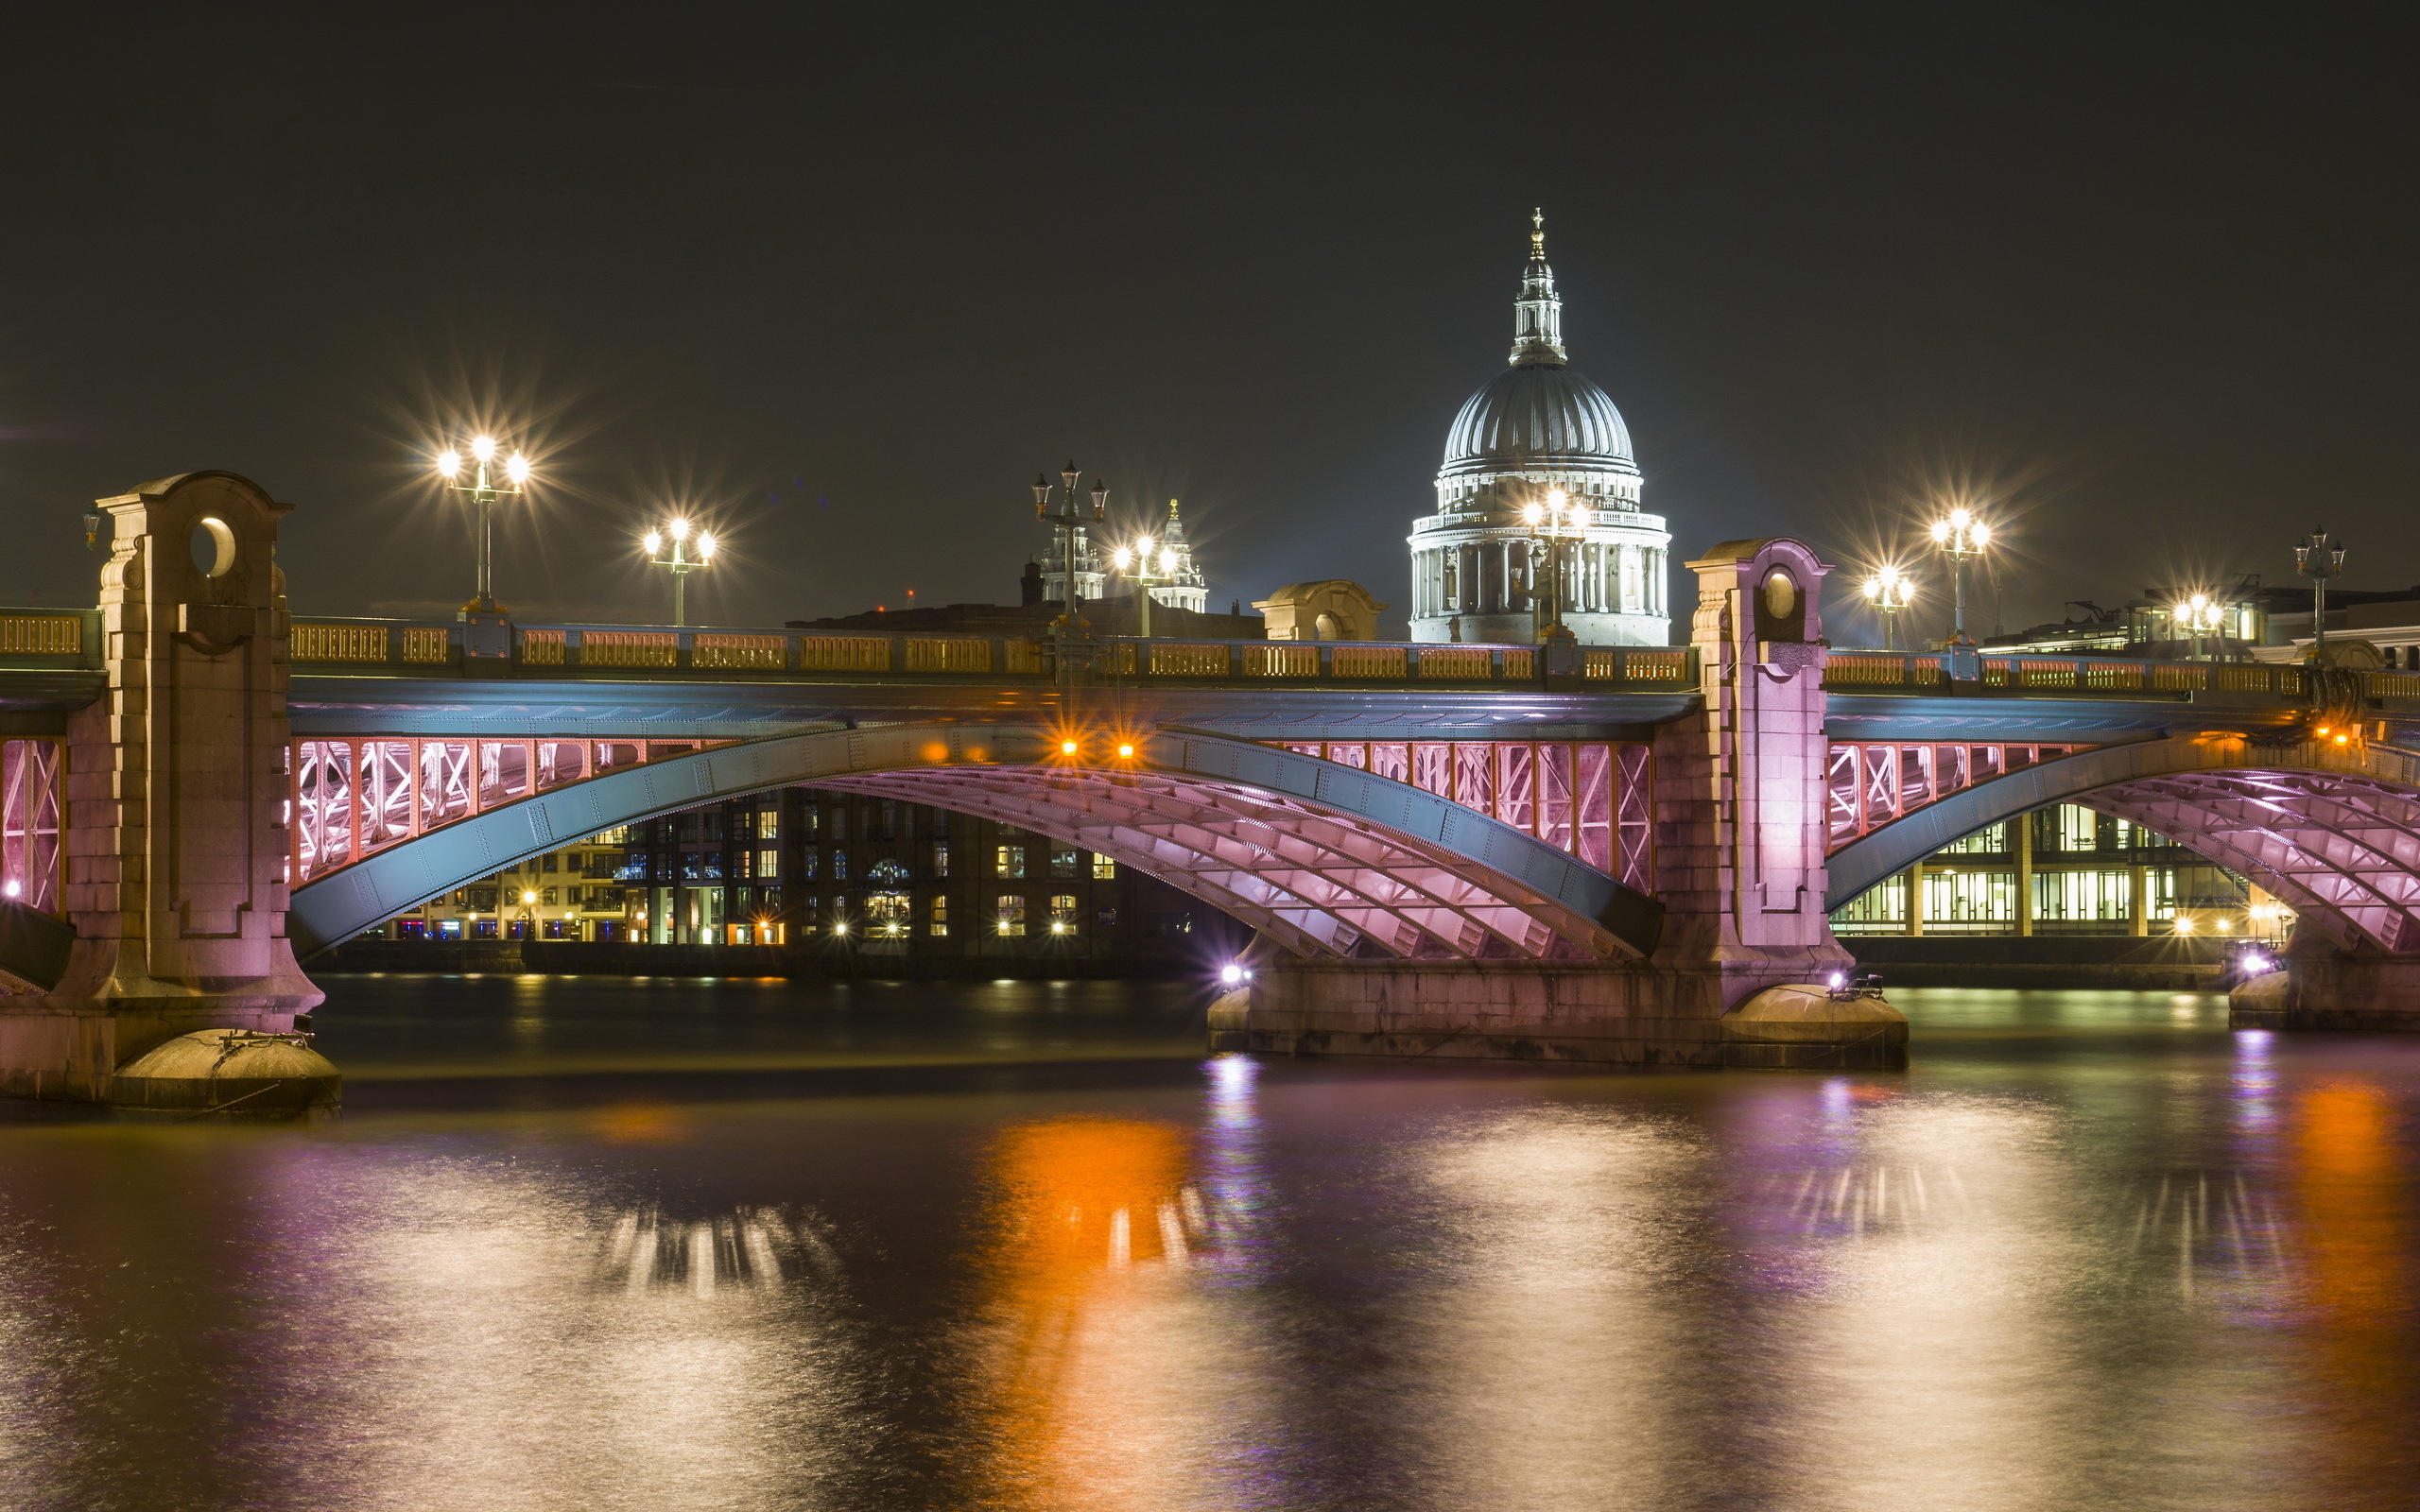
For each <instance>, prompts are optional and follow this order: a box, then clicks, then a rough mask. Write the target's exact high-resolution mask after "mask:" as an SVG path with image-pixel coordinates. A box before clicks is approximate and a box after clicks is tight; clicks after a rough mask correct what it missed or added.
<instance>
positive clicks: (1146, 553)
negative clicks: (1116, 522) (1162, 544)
mask: <svg viewBox="0 0 2420 1512" xmlns="http://www.w3.org/2000/svg"><path fill="white" fill-rule="evenodd" d="M1134 549H1135V551H1136V552H1138V553H1139V554H1140V555H1141V557H1142V559H1143V560H1145V561H1150V559H1151V538H1150V537H1149V536H1145V537H1144V538H1143V539H1142V540H1140V541H1136V542H1135V543H1134Z"/></svg>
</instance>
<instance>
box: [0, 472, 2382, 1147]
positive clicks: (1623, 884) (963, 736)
mask: <svg viewBox="0 0 2420 1512" xmlns="http://www.w3.org/2000/svg"><path fill="white" fill-rule="evenodd" d="M100 507H101V509H102V510H103V512H104V513H105V514H106V515H107V516H108V517H109V519H110V522H111V525H112V537H111V548H112V549H111V556H110V558H109V560H108V564H107V566H106V567H105V568H104V570H103V573H102V586H101V593H100V595H99V602H98V604H97V605H96V607H95V608H94V609H91V610H71V611H60V610H47V611H45V610H32V609H26V610H0V736H5V741H4V742H0V796H5V821H0V871H5V877H6V882H5V887H6V891H7V895H8V896H7V899H6V901H5V902H0V972H4V973H5V985H7V986H8V987H9V988H11V990H10V991H9V994H8V995H7V996H6V997H5V998H0V1091H9V1092H13V1093H17V1094H23V1095H36V1096H66V1097H83V1098H96V1099H107V1098H110V1097H112V1096H122V1095H124V1093H125V1088H124V1087H123V1086H121V1085H120V1084H121V1083H125V1082H127V1081H128V1080H129V1076H130V1073H128V1072H127V1068H129V1067H130V1066H131V1065H132V1064H133V1063H134V1062H135V1061H136V1060H138V1059H139V1058H140V1057H143V1056H144V1055H145V1054H146V1053H147V1051H149V1050H150V1049H151V1048H152V1047H154V1046H156V1045H159V1044H162V1043H163V1042H164V1041H166V1040H173V1039H175V1038H177V1037H178V1036H180V1035H182V1034H185V1033H188V1032H191V1031H194V1030H200V1029H251V1030H254V1031H257V1032H262V1033H277V1032H281V1031H284V1030H287V1029H290V1028H291V1027H292V1025H293V1023H294V1022H295V1019H296V1016H297V1015H299V1014H302V1013H305V1012H307V1011H308V1009H309V1008H310V1007H311V1006H312V1005H314V1004H316V1003H317V1002H318V1001H319V999H320V994H319V992H318V989H317V988H315V987H313V986H312V984H311V983H310V980H309V978H308V976H307V974H306V973H305V971H304V970H303V965H302V963H303V962H305V961H307V959H308V958H309V957H310V956H312V955H313V954H316V953H318V952H319V951H320V950H322V949H325V948H326V947H328V946H330V945H332V944H335V943H337V942H339V941H341V940H343V939H345V938H347V937H350V936H353V935H354V934H357V933H358V932H359V931H361V930H363V929H364V928H367V927H369V926H372V925H373V924H375V923H377V922H378V921H380V920H381V919H386V918H389V917H390V916H392V915H393V914H394V913H396V912H398V911H400V910H403V909H406V908H409V907H412V906H415V905H417V904H418V903H420V902H423V901H425V900H427V899H430V898H433V897H436V896H438V895H439V894H441V893H444V892H447V891H450V890H452V889H453V888H455V887H457V886H459V885H463V884H464V883H466V882H469V881H472V880H475V879H476V878H480V877H484V876H488V875H492V874H493V873H494V872H496V871H497V870H499V869H502V868H506V867H509V866H510V865H512V864H514V863H515V862H517V861H519V860H521V859H523V858H525V857H527V856H529V855H533V854H537V853H539V852H542V851H547V850H550V849H554V848H557V847H559V846H561V845H562V843H564V841H566V840H567V839H570V838H574V837H578V836H580V835H585V834H589V833H596V832H598V831H601V830H606V829H611V828H614V827H615V826H618V825H622V824H627V823H631V822H635V821H638V820H642V819H645V818H648V817H651V816H657V815H661V814H666V813H670V812H673V811H676V810H679V809H683V808H687V807H690V806H693V805H696V804H698V803H700V802H704V801H707V800H710V799H717V798H722V797H733V796H738V795H742V794H746V793H750V792H755V791H760V790H763V789H765V788H768V787H772V786H777V785H783V784H788V783H796V782H812V783H816V784H820V785H824V786H831V787H840V788H849V789H854V790H858V791H865V792H873V793H881V794H885V795H889V796H894V797H899V798H903V799H912V800H914V801H917V802H923V803H930V804H935V805H938V806H941V807H945V808H950V809H954V810H958V811H959V812H964V813H969V814H975V815H978V816H991V817H995V818H1000V819H1004V820H1010V821H1012V822H1014V823H1016V824H1018V825H1019V826H1021V827H1025V828H1029V829H1031V830H1034V831H1036V832H1038V833H1043V834H1046V835H1048V836H1050V837H1052V838H1054V839H1058V840H1061V841H1063V842H1065V843H1068V844H1071V845H1077V846H1080V847H1084V848H1087V849H1091V850H1094V851H1098V852H1100V853H1102V854H1105V855H1109V856H1112V857H1115V859H1117V860H1118V861H1120V862H1122V863H1124V864H1126V865H1128V866H1132V867H1134V868H1138V869H1141V870H1143V871H1145V872H1147V873H1149V874H1150V875H1153V876H1156V877H1159V878H1161V879H1163V880H1165V881H1167V882H1168V883H1170V884H1171V885H1175V886H1178V887H1180V888H1183V889H1184V890H1186V891H1188V892H1189V893H1191V894H1193V895H1194V896H1196V897H1198V898H1201V899H1202V900H1204V901H1205V902H1209V903H1211V904H1213V905H1215V906H1217V907H1219V908H1221V909H1224V910H1226V911H1227V912H1229V913H1231V914H1233V915H1235V916H1236V918H1238V919H1242V920H1244V921H1245V922H1247V923H1249V924H1251V925H1252V926H1253V928H1254V929H1255V930H1257V931H1258V932H1259V936H1260V943H1259V944H1258V945H1256V946H1255V947H1254V951H1253V959H1252V961H1251V963H1250V964H1251V965H1252V967H1253V973H1254V974H1253V980H1252V981H1251V983H1250V984H1249V986H1248V987H1246V988H1243V989H1241V990H1239V991H1237V992H1236V993H1233V994H1231V995H1230V997H1229V998H1228V999H1226V1000H1223V1001H1222V1002H1221V1004H1220V1005H1219V1008H1218V1009H1217V1010H1216V1012H1215V1013H1214V1027H1215V1029H1216V1031H1217V1035H1218V1038H1219V1041H1220V1042H1221V1043H1225V1044H1229V1045H1234V1046H1239V1047H1250V1048H1261V1049H1271V1050H1318V1051H1327V1052H1349V1051H1361V1052H1372V1053H1380V1054H1418V1055H1500V1056H1530V1057H1561V1058H1571V1059H1581V1060H1599V1061H1614V1062H1633V1063H1673V1064H1716V1063H1720V1061H1721V1059H1722V1058H1723V1051H1722V1045H1723V1042H1724V1035H1725V1030H1724V1023H1725V1021H1726V1016H1735V1017H1736V1015H1737V1011H1738V1010H1739V1009H1740V1007H1741V1005H1743V1004H1746V1003H1749V1002H1751V1001H1752V1000H1755V999H1756V998H1757V996H1758V994H1759V993H1762V992H1764V991H1765V990H1766V989H1769V988H1780V987H1786V986H1789V985H1790V984H1796V983H1805V982H1810V981H1812V982H1823V981H1825V980H1827V979H1828V978H1829V977H1830V976H1831V975H1832V974H1834V973H1835V972H1839V971H1844V970H1846V969H1847V967H1848V965H1849V959H1848V956H1847V954H1846V953H1845V952H1844V951H1842V950H1841V947H1840V946H1839V944H1838V942H1837V941H1835V940H1834V939H1833V938H1832V936H1831V933H1830V930H1829V927H1828V923H1827V914H1828V912H1829V911H1830V910H1832V909H1835V908H1838V907H1840V906H1841V904H1843V903H1845V902H1848V901H1849V900H1850V899H1851V898H1853V897H1854V896H1855V895H1856V894H1858V892H1861V891H1863V890H1864V889H1866V888H1868V887H1871V886H1873V885H1876V883H1877V882H1879V881H1881V880H1882V879H1883V878H1886V877H1888V876H1890V875H1892V874H1893V872H1894V871H1897V870H1901V869H1904V868H1906V867H1908V866H1909V865H1910V864H1911V863H1912V862H1914V861H1915V860H1917V859H1919V858H1921V857H1922V856H1923V855H1925V854H1927V853H1929V852H1930V851H1933V850H1935V849H1938V848H1939V847H1940V846H1941V845H1943V844H1945V843H1947V842H1948V841H1950V840H1953V839H1956V838H1957V837H1959V836H1960V835H1962V834H1965V833H1972V832H1974V831H1976V830H1979V829H1981V828H1984V827H1986V826H1988V825H1990V824H1993V823H1997V822H2000V821H2001V820H2004V819H2006V818H2008V817H2010V816H2014V815H2017V814H2022V813H2024V812H2027V811H2028V810H2031V809H2033V808H2038V807H2041V806H2043V805H2044V804H2047V803H2052V802H2073V803H2079V804H2082V805H2084V806H2086V807H2092V808H2097V809H2100V810H2101V811H2103V812H2106V813H2111V814H2116V815H2119V816H2125V817H2128V818H2132V819H2135V820H2136V821H2137V822H2139V823H2143V824H2146V825H2149V826H2152V827H2153V828H2155V829H2156V830H2158V831H2159V832H2161V833H2165V834H2168V835H2169V836H2171V837H2173V838H2175V839H2176V840H2178V841H2179V842H2180V843H2183V844H2186V845H2188V846H2190V847H2192V848H2193V849H2195V850H2197V851H2202V852H2203V853H2204V854H2205V855H2207V856H2209V857H2211V858H2212V859H2214V860H2217V861H2219V862H2221V864H2223V865H2226V866H2229V867H2231V868H2235V869H2237V870H2238V871H2240V872H2242V873H2243V874H2244V875H2246V876H2248V877H2250V878H2252V879H2253V880H2254V881H2256V882H2257V883H2258V884H2259V885H2262V886H2264V887H2266V888H2268V889H2269V890H2271V891H2273V892H2274V893H2275V894H2277V895H2278V896H2279V897H2280V898H2282V899H2284V900H2286V901H2287V902H2290V904H2292V905H2293V906H2294V907H2295V908H2296V909H2297V910H2299V912H2300V914H2301V919H2302V931H2301V934H2300V936H2298V939H2297V943H2296V946H2295V949H2294V952H2293V958H2292V960H2291V961H2290V981H2289V982H2288V983H2287V984H2286V985H2285V987H2284V988H2279V989H2277V990H2274V991H2273V992H2272V993H2271V998H2272V999H2273V1000H2274V1001H2273V1002H2270V1003H2269V1004H2268V1005H2267V1006H2265V1007H2263V1008H2260V1009H2258V1010H2256V1011H2259V1012H2265V1013H2268V1014H2270V1015H2271V1017H2272V1019H2273V1021H2274V1022H2289V1023H2329V1022H2354V1021H2355V1020H2359V1022H2380V1019H2381V1016H2385V1017H2387V1018H2392V1017H2393V1016H2394V1015H2398V1014H2420V975H2415V974H2414V969H2415V966H2420V807H2415V801H2420V756H2414V755H2413V754H2411V752H2410V751H2409V750H2407V749H2406V748H2404V745H2398V744H2397V742H2403V743H2404V744H2405V745H2411V744H2413V741H2412V739H2411V736H2412V731H2413V729H2414V726H2415V724H2420V676H2413V675H2404V674H2393V673H2361V672H2352V671H2346V670H2341V669H2336V668H2320V667H2308V668H2307V667H2301V666H2268V665H2235V664H2212V663H2205V662H2175V663H2169V662H2131V661H2125V660H2120V659H2110V658H2084V659H2075V658H2056V657H2037V656H2025V657H1971V656H1970V657H1969V658H1967V659H1964V660H1962V659H1961V658H1960V657H1957V656H1952V655H1947V654H1938V653H1936V654H1913V655H1901V654H1878V653H1871V652H1835V651H1832V650H1831V649H1830V648H1829V647H1828V646H1827V645H1826V644H1824V637H1823V634H1822V623H1821V616H1820V612H1819V609H1818V598H1819V594H1820V591H1821V585H1822V581H1823V578H1824V574H1825V573H1826V572H1827V571H1828V570H1829V569H1828V568H1826V567H1825V566H1824V564H1823V563H1822V562H1821V561H1820V560H1819V559H1818V558H1817V557H1816V555H1815V554H1814V552H1813V551H1812V550H1811V549H1809V548H1808V547H1806V545H1804V544H1802V543H1800V542H1797V541H1789V540H1787V539H1772V540H1763V541H1730V542H1725V543H1723V544H1721V545H1719V546H1716V547H1715V548H1713V549H1712V550H1711V551H1709V552H1707V553H1706V554H1705V555H1704V556H1703V558H1700V559H1698V560H1695V561H1692V562H1691V563H1690V564H1689V565H1690V567H1691V569H1692V570H1693V571H1694V572H1695V573H1696V574H1697V576H1698V579H1699V585H1700V593H1699V601H1698V606H1697V610H1696V613H1695V616H1694V619H1693V622H1692V627H1691V636H1690V643H1689V644H1687V645H1685V646H1678V647H1655V648H1644V647H1573V646H1521V645H1468V644H1447V645H1440V644H1395V643H1270V642H1200V641H1168V640H1132V639H1120V640H1116V641H1110V642H1096V641H1089V640H1069V641H1055V640H1049V639H1044V640H1036V641H1027V640H1012V639H999V638H980V637H956V636H942V635H833V634H824V633H819V632H813V631H806V630H799V629H778V630H750V629H723V628H699V629H689V628H673V627H634V626H609V625H570V624H521V625H512V626H509V627H502V630H501V633H499V630H498V627H494V626H492V625H487V624H480V623H472V624H464V623H458V622H441V621H413V620H386V619H361V618H333V617H325V618H323V617H312V616H294V615H290V614H289V613H288V612H287V610H286V608H285V595H284V589H285V585H284V581H283V576H282V573H281V572H280V571H279V570H278V569H277V567H276V565H275V562H274V559H273V558H274V543H275V540H276V534H277V529H278V526H279V523H280V521H281V519H282V517H283V516H284V514H285V512H286V510H287V508H288V507H287V506H285V505H283V504H280V503H278V502H276V501H275V500H274V499H272V498H271V497H270V496H269V495H268V493H267V492H266V491H265V490H262V489H260V488H259V487H258V486H257V485H255V484H252V483H251V482H250V481H249V480H246V479H244V478H241V477H238V476H236V475H234V474H231V473H224V472H199V473H189V474H184V475H182V476H179V477H174V478H167V479H162V480H159V481H158V482H155V483H149V484H145V485H143V486H141V487H140V488H138V489H136V490H133V491H131V492H130V493H128V494H125V495H122V496H120V497H117V498H113V499H109V500H104V501H101V505H100ZM197 539H198V540H199V551H197V550H196V547H195V544H194V543H195V541H197ZM137 1079H139V1078H137Z"/></svg>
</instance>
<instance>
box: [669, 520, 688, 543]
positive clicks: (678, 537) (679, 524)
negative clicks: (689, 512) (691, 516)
mask: <svg viewBox="0 0 2420 1512" xmlns="http://www.w3.org/2000/svg"><path fill="white" fill-rule="evenodd" d="M672 539H673V540H675V541H686V540H688V539H689V522H688V521H686V520H675V521H673V522H672Z"/></svg>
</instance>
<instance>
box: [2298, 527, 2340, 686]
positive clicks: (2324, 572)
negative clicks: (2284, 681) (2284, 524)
mask: <svg viewBox="0 0 2420 1512" xmlns="http://www.w3.org/2000/svg"><path fill="white" fill-rule="evenodd" d="M2343 570H2344V548H2343V547H2342V546H2340V545H2338V544H2337V543H2336V541H2335V538H2334V537H2332V536H2330V535H2328V533H2327V532H2326V530H2325V529H2324V528H2323V529H2319V530H2314V531H2312V532H2311V533H2310V540H2309V541H2308V542H2306V543H2304V544H2302V545H2299V546H2296V547H2295V548H2294V571H2295V572H2297V573H2299V574H2301V575H2302V576H2305V577H2308V578H2309V579H2310V659H2311V661H2312V662H2316V663H2317V664H2319V665H2321V666H2325V665H2326V664H2327V656H2326V651H2327V580H2328V579H2329V578H2331V577H2333V576H2336V575H2337V574H2338V573H2341V572H2342V571H2343Z"/></svg>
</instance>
